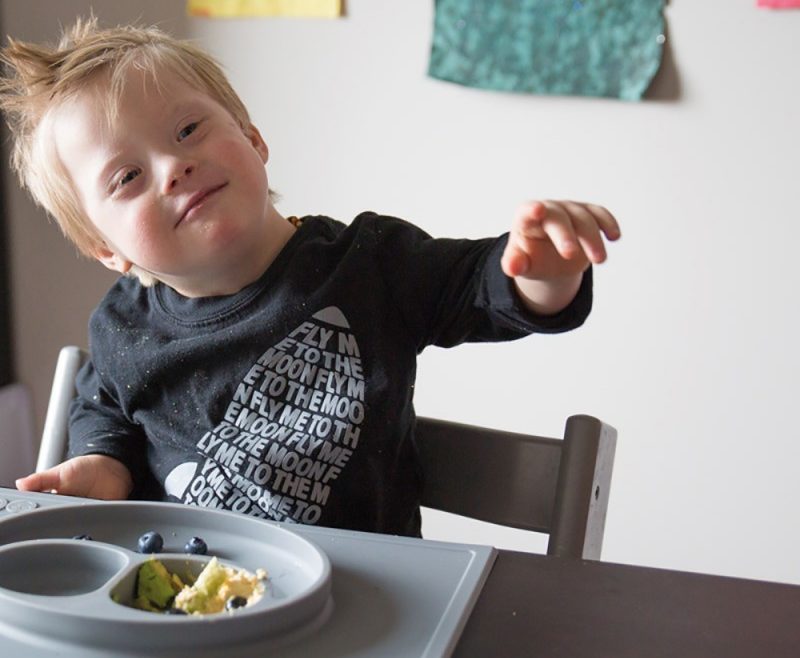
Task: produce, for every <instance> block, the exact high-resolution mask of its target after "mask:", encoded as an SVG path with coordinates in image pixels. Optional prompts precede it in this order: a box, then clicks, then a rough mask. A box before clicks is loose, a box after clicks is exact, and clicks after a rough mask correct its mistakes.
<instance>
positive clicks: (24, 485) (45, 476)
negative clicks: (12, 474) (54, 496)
mask: <svg viewBox="0 0 800 658" xmlns="http://www.w3.org/2000/svg"><path fill="white" fill-rule="evenodd" d="M14 484H16V486H17V489H19V490H20V491H55V490H58V488H59V486H60V485H61V474H60V471H59V470H58V468H51V469H49V470H47V471H42V472H41V473H31V474H30V475H27V476H25V477H24V478H19V479H18V480H17V481H16V482H15V483H14Z"/></svg>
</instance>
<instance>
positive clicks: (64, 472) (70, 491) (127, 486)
mask: <svg viewBox="0 0 800 658" xmlns="http://www.w3.org/2000/svg"><path fill="white" fill-rule="evenodd" d="M16 485H17V489H19V490H20V491H52V492H54V493H59V494H63V495H65V496H81V497H83V498H99V499H101V500H122V499H125V498H127V497H128V495H129V494H130V493H131V490H132V489H133V479H132V478H131V474H130V471H128V469H127V468H126V467H125V465H124V464H123V463H122V462H120V461H118V460H116V459H114V458H113V457H107V456H106V455H84V456H82V457H73V458H72V459H68V460H67V461H65V462H61V463H60V464H57V465H56V466H53V468H49V469H47V470H46V471H42V472H41V473H32V474H31V475H28V476H26V477H24V478H20V479H19V480H17V482H16Z"/></svg>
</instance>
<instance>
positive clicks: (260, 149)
mask: <svg viewBox="0 0 800 658" xmlns="http://www.w3.org/2000/svg"><path fill="white" fill-rule="evenodd" d="M159 87H160V90H159V89H156V87H155V85H154V84H153V83H152V81H151V80H149V79H148V78H147V77H146V76H144V75H143V74H142V73H141V72H139V71H135V70H132V71H131V72H130V73H129V74H128V79H127V85H126V87H125V92H124V94H123V95H122V98H121V99H120V106H119V115H118V117H117V118H116V119H115V120H114V121H113V124H112V125H110V126H109V122H108V121H107V119H106V117H105V115H104V104H103V103H101V102H100V99H101V98H102V97H103V96H102V95H103V94H104V93H105V89H104V87H103V86H102V84H101V83H98V84H97V85H96V86H95V87H94V88H90V89H87V90H86V91H84V92H82V93H81V94H79V95H78V96H77V97H76V98H75V99H74V100H72V101H68V102H66V103H65V104H64V105H62V106H60V107H59V108H58V109H56V110H55V111H54V116H53V121H52V130H51V133H50V135H49V136H50V137H51V138H52V139H53V140H54V144H55V148H56V151H57V154H58V157H59V158H60V160H61V162H62V163H63V164H64V166H65V168H66V170H67V172H68V174H69V176H70V177H71V179H72V183H73V186H74V188H75V189H76V191H77V194H78V197H79V200H80V202H81V203H82V205H83V209H84V211H85V212H86V214H87V215H88V217H89V218H90V219H91V221H92V223H93V224H94V225H95V226H96V227H97V229H98V230H99V232H100V234H101V235H102V236H103V238H104V240H105V246H104V247H102V248H101V249H99V250H98V252H97V253H96V256H97V258H98V260H100V261H101V262H102V263H103V264H105V265H106V266H107V267H109V268H111V269H114V270H117V271H119V272H123V273H124V272H127V271H128V270H129V269H130V267H131V265H137V266H138V267H140V268H142V269H144V270H147V271H148V272H151V273H152V274H154V275H155V276H156V278H158V279H159V280H161V281H163V282H165V283H167V284H168V285H171V286H172V287H173V288H175V289H176V290H178V291H179V292H182V293H183V294H185V295H187V296H200V295H204V294H206V295H207V294H223V293H225V292H234V291H235V290H226V289H220V290H216V289H215V288H214V285H215V283H214V282H229V281H230V280H231V276H233V278H234V280H235V278H236V276H237V275H238V274H239V272H241V271H242V270H247V268H248V264H250V266H251V267H254V268H255V270H254V272H253V273H247V274H244V276H245V277H246V278H248V277H249V278H250V280H252V279H253V274H255V276H257V275H258V274H260V272H261V271H263V267H261V266H260V264H259V263H258V262H254V261H258V260H259V258H263V256H261V254H263V253H264V247H265V244H267V243H268V241H269V237H270V236H269V230H270V228H269V227H270V222H269V221H268V219H269V218H270V217H271V215H272V214H274V210H273V209H272V206H271V204H270V201H269V195H268V187H267V176H266V171H265V168H264V164H265V163H266V161H267V147H266V144H265V143H264V141H263V140H262V138H261V136H260V134H259V133H258V131H257V130H256V129H255V128H254V127H252V126H251V127H249V128H248V129H246V130H244V131H243V130H242V129H241V128H240V127H239V125H238V124H237V123H236V121H235V120H234V119H233V117H232V116H231V115H230V113H229V112H228V111H227V110H226V109H225V108H224V107H222V106H221V105H220V104H218V103H217V102H216V101H214V100H213V99H212V98H211V97H210V96H208V95H206V94H205V93H203V92H202V91H198V90H197V89H195V88H193V87H191V86H189V85H188V84H187V83H185V82H184V81H182V80H181V79H180V78H179V77H178V76H176V75H174V74H172V73H168V72H167V73H164V74H163V75H159ZM259 268H260V269H259ZM249 282H250V281H247V280H245V281H241V282H239V285H240V286H241V285H244V284H246V283H249ZM221 285H222V287H223V288H225V286H226V284H225V283H222V284H221ZM228 287H230V286H228ZM236 287H237V286H236V285H234V286H233V288H236Z"/></svg>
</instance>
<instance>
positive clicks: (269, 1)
mask: <svg viewBox="0 0 800 658" xmlns="http://www.w3.org/2000/svg"><path fill="white" fill-rule="evenodd" d="M186 11H187V13H188V14H189V16H204V17H206V18H235V17H241V16H294V17H312V18H338V17H340V16H341V15H342V0H187V2H186Z"/></svg>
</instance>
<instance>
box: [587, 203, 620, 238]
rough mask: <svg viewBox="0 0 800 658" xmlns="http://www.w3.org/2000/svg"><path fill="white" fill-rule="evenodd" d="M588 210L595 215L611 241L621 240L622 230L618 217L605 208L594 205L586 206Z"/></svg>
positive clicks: (588, 204)
mask: <svg viewBox="0 0 800 658" xmlns="http://www.w3.org/2000/svg"><path fill="white" fill-rule="evenodd" d="M585 205H586V208H587V209H588V210H589V211H590V212H591V213H592V215H594V217H595V219H596V220H597V223H598V224H599V226H600V228H601V229H602V231H603V233H604V234H605V236H606V237H607V238H608V239H609V240H619V238H620V237H622V230H621V229H620V227H619V224H618V223H617V219H616V217H614V215H612V214H611V213H610V212H609V211H608V210H607V209H606V208H604V207H603V206H598V205H597V204H594V203H587V204H585Z"/></svg>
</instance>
